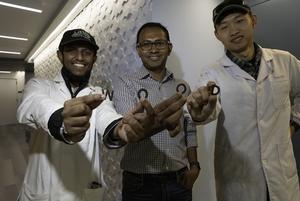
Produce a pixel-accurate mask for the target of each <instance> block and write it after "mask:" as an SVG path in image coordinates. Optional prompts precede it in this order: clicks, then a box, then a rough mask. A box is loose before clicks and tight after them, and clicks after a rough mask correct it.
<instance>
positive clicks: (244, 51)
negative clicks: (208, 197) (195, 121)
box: [187, 0, 300, 201]
mask: <svg viewBox="0 0 300 201" xmlns="http://www.w3.org/2000/svg"><path fill="white" fill-rule="evenodd" d="M213 22H214V27H215V36H216V37H217V39H218V40H219V41H221V42H222V44H223V45H224V48H225V54H224V56H223V57H222V58H220V59H219V60H218V61H216V62H215V63H214V64H213V65H211V66H209V67H208V68H205V69H204V70H203V72H202V73H201V77H200V80H201V82H203V83H199V85H200V86H201V85H204V84H205V83H206V82H207V81H208V80H212V81H215V82H216V83H217V84H218V85H219V86H220V95H219V97H218V100H219V101H218V104H217V105H219V106H220V112H219V113H218V123H217V130H216V139H215V178H216V190H217V199H218V200H219V201H266V200H270V201H299V200H300V191H299V183H298V176H297V171H296V164H295V159H294V154H293V150H292V143H291V139H290V135H289V123H290V114H291V104H290V97H291V99H292V100H293V101H294V104H296V105H299V103H300V100H299V98H300V97H299V96H300V79H299V75H300V61H299V60H298V59H297V58H295V57H294V56H293V55H291V54H290V53H288V52H286V51H281V50H275V49H266V48H262V47H260V46H259V45H258V44H256V43H255V42H254V41H253V32H254V28H255V25H256V22H257V18H256V16H255V15H253V14H252V12H251V9H250V7H249V6H247V5H245V4H244V2H243V1H237V0H227V1H224V2H222V3H220V4H219V5H218V6H217V7H216V8H215V9H214V10H213ZM194 93H196V92H194ZM189 103H190V100H188V101H187V104H189ZM298 118H299V116H298Z"/></svg>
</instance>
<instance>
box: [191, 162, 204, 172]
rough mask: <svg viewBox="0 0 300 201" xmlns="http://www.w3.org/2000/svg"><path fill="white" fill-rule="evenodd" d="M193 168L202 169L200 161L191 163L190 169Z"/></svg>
mask: <svg viewBox="0 0 300 201" xmlns="http://www.w3.org/2000/svg"><path fill="white" fill-rule="evenodd" d="M192 166H196V167H197V168H198V169H199V170H200V169H201V167H200V163H199V162H198V161H191V162H190V168H191V167H192Z"/></svg>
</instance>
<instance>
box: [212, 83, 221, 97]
mask: <svg viewBox="0 0 300 201" xmlns="http://www.w3.org/2000/svg"><path fill="white" fill-rule="evenodd" d="M210 87H211V89H212V90H211V95H218V94H219V93H220V87H219V86H218V85H216V84H214V85H211V86H210ZM215 89H217V91H216V92H214V91H215Z"/></svg>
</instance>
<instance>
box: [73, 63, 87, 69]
mask: <svg viewBox="0 0 300 201" xmlns="http://www.w3.org/2000/svg"><path fill="white" fill-rule="evenodd" d="M73 65H74V66H75V67H78V68H84V66H85V65H84V64H77V63H76V64H73Z"/></svg>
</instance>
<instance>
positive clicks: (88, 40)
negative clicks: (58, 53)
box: [58, 29, 99, 51]
mask: <svg viewBox="0 0 300 201" xmlns="http://www.w3.org/2000/svg"><path fill="white" fill-rule="evenodd" d="M74 42H81V43H85V44H87V45H89V46H90V47H91V48H92V49H94V50H95V51H97V50H98V49H99V47H98V45H97V44H96V41H95V38H94V37H93V36H92V35H91V34H90V33H88V32H86V31H85V30H83V29H72V30H68V31H66V32H65V33H64V35H63V37H62V39H61V41H60V43H59V46H58V49H59V50H62V47H64V46H66V45H68V44H71V43H74Z"/></svg>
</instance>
